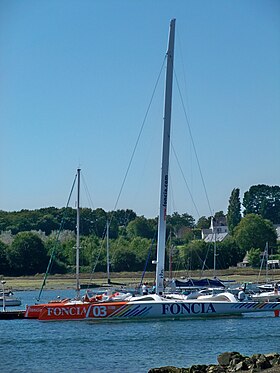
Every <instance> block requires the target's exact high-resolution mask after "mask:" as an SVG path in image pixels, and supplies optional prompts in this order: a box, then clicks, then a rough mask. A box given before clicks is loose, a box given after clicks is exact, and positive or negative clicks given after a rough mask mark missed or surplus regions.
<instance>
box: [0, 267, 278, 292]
mask: <svg viewBox="0 0 280 373" xmlns="http://www.w3.org/2000/svg"><path fill="white" fill-rule="evenodd" d="M166 276H168V273H167V272H166ZM216 276H217V277H218V278H220V279H221V280H222V281H229V280H231V281H235V282H236V283H242V282H265V281H266V279H265V276H264V275H262V276H260V277H259V270H254V269H252V268H229V269H226V270H219V271H216ZM141 277H142V273H141V272H120V273H114V272H112V273H111V281H112V282H116V283H119V284H125V285H126V286H129V287H135V286H137V285H138V284H139V282H140V280H141ZM154 277H155V274H154V273H153V272H146V274H145V277H144V281H145V282H148V284H149V285H150V286H152V285H153V282H154ZM173 277H175V278H187V277H193V278H201V277H209V278H211V277H213V271H212V270H208V271H204V273H203V275H202V276H201V271H192V272H186V271H178V272H173ZM43 279H44V274H37V275H35V276H22V277H6V276H5V277H3V276H0V280H5V281H6V285H5V286H6V288H9V289H11V290H13V291H21V290H38V289H40V288H41V286H42V283H43ZM269 280H270V281H277V282H280V269H275V270H274V271H273V273H271V274H270V278H269ZM80 281H81V284H82V285H85V286H86V285H87V284H96V285H99V286H102V285H105V286H106V285H107V274H106V273H103V272H96V273H94V274H90V273H81V274H80ZM75 286H76V275H75V274H65V275H49V276H48V277H47V281H46V286H45V289H50V290H52V289H54V290H55V289H62V290H63V289H73V288H75Z"/></svg>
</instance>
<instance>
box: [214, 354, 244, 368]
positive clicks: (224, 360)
mask: <svg viewBox="0 0 280 373" xmlns="http://www.w3.org/2000/svg"><path fill="white" fill-rule="evenodd" d="M241 357H242V355H241V354H240V353H239V352H223V353H222V354H220V355H219V356H218V358H217V360H218V363H219V364H220V365H221V366H228V365H229V364H230V362H231V361H232V360H233V359H236V358H240V359H241ZM239 361H240V360H239Z"/></svg>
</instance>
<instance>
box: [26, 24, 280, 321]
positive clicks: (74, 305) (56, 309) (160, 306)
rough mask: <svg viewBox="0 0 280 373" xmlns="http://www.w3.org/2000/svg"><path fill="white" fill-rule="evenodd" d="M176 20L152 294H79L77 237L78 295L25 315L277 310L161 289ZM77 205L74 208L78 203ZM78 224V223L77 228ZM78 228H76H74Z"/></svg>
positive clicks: (119, 316) (162, 315) (128, 316)
mask: <svg viewBox="0 0 280 373" xmlns="http://www.w3.org/2000/svg"><path fill="white" fill-rule="evenodd" d="M174 39H175V19H173V20H171V23H170V32H169V42H168V50H167V54H166V58H167V69H166V86H165V109H164V131H163V150H162V165H161V186H160V211H159V222H158V241H157V242H158V245H157V260H156V263H155V264H156V289H155V294H148V295H144V296H135V297H134V296H126V297H125V298H124V299H123V298H122V299H120V297H117V296H115V295H112V297H110V298H108V297H107V296H106V297H103V296H101V297H99V298H98V299H97V297H95V298H94V299H84V300H83V299H81V298H80V290H79V279H78V266H79V261H78V258H79V241H78V240H77V300H64V301H61V302H53V303H47V304H41V305H35V306H30V307H27V310H26V314H25V316H26V317H34V318H38V319H39V320H42V321H58V320H94V321H98V322H100V321H110V320H112V321H113V320H138V319H157V320H163V319H182V318H193V317H213V316H221V315H240V314H243V313H248V312H264V311H276V312H279V310H280V302H269V303H268V302H244V301H243V302H241V301H238V300H237V299H236V298H235V297H234V296H233V295H232V294H226V295H225V294H223V295H222V296H221V294H218V295H217V296H207V298H206V297H204V298H203V296H201V297H198V298H197V299H188V298H187V296H184V295H180V294H164V262H165V242H166V215H167V214H166V213H167V195H168V168H169V147H170V124H171V104H172V82H173V59H174ZM77 205H78V210H79V203H78V204H77ZM78 226H79V225H78V223H77V228H78ZM77 231H78V229H77Z"/></svg>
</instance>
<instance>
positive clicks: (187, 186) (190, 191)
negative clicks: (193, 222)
mask: <svg viewBox="0 0 280 373" xmlns="http://www.w3.org/2000/svg"><path fill="white" fill-rule="evenodd" d="M171 147H172V151H173V152H174V155H175V158H176V161H177V164H178V167H179V169H180V171H181V174H182V176H183V179H184V182H185V184H186V187H187V189H188V192H189V194H190V197H191V200H192V203H193V205H194V208H195V210H196V213H197V215H198V217H200V214H199V211H198V208H197V206H196V204H195V201H194V199H193V196H192V193H191V191H190V188H189V185H188V183H187V180H186V178H185V175H184V172H183V170H182V167H181V165H180V162H179V159H178V156H177V153H176V151H175V149H174V147H173V143H172V141H171Z"/></svg>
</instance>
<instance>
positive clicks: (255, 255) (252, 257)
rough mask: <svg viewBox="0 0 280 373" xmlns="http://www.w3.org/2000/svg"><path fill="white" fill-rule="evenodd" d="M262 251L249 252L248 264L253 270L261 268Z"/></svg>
mask: <svg viewBox="0 0 280 373" xmlns="http://www.w3.org/2000/svg"><path fill="white" fill-rule="evenodd" d="M261 253H262V250H261V249H251V250H249V252H248V262H249V264H250V266H252V267H253V268H258V267H260V261H261Z"/></svg>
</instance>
